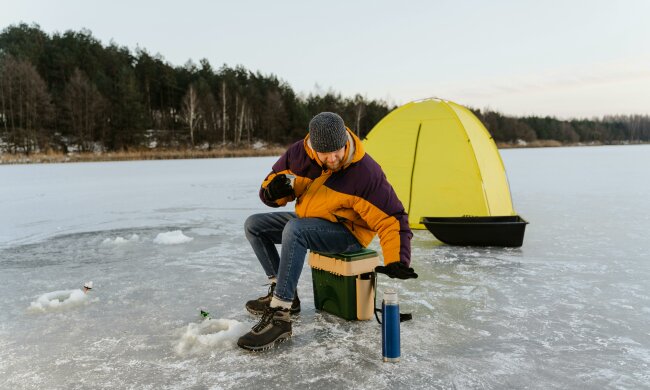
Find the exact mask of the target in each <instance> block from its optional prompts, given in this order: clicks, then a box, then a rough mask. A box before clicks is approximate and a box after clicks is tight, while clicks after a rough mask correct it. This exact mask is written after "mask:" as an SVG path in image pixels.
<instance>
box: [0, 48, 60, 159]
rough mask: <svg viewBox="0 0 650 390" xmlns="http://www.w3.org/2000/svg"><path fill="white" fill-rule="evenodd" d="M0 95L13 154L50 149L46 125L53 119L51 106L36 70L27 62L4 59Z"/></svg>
mask: <svg viewBox="0 0 650 390" xmlns="http://www.w3.org/2000/svg"><path fill="white" fill-rule="evenodd" d="M0 94H1V95H2V96H1V97H0V100H1V101H2V103H1V104H0V107H1V109H2V112H1V113H0V118H1V120H2V121H3V122H4V126H3V127H4V128H5V130H6V132H7V133H8V137H9V139H8V141H9V142H8V143H9V144H10V147H11V148H12V151H13V152H16V151H24V152H25V153H30V152H32V151H34V150H35V149H37V148H39V147H40V148H45V147H47V146H48V141H49V135H48V134H47V133H46V131H45V125H46V123H47V122H48V121H49V119H50V118H51V116H52V112H53V111H52V103H51V99H50V95H49V93H48V92H47V88H46V86H45V82H44V81H43V79H42V78H41V76H40V75H39V74H38V72H37V71H36V68H35V67H34V66H33V65H32V64H31V63H29V62H27V61H24V60H16V59H14V58H13V57H11V56H8V55H7V56H4V57H3V58H2V60H1V61H0Z"/></svg>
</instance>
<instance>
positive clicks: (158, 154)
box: [0, 140, 647, 165]
mask: <svg viewBox="0 0 650 390" xmlns="http://www.w3.org/2000/svg"><path fill="white" fill-rule="evenodd" d="M643 144H647V143H646V142H635V143H629V142H627V143H626V142H617V143H608V144H604V143H593V142H592V143H561V142H559V141H555V140H541V141H533V142H518V143H504V142H498V143H497V147H498V148H499V149H520V148H553V147H569V146H574V147H575V146H613V145H643ZM285 150H286V147H280V146H274V147H269V148H264V149H253V148H241V149H213V150H200V149H146V150H136V151H121V152H104V153H92V152H85V153H67V154H66V153H63V152H48V153H30V154H29V155H27V154H23V153H16V154H12V153H2V154H0V165H14V164H54V163H75V162H111V161H144V160H184V159H201V158H234V157H267V156H279V155H281V154H282V153H284V151H285Z"/></svg>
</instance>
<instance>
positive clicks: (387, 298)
mask: <svg viewBox="0 0 650 390" xmlns="http://www.w3.org/2000/svg"><path fill="white" fill-rule="evenodd" d="M384 303H386V304H387V305H391V304H392V305H397V303H398V301H397V291H395V290H391V289H387V290H385V291H384Z"/></svg>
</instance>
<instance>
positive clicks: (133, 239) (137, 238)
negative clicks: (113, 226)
mask: <svg viewBox="0 0 650 390" xmlns="http://www.w3.org/2000/svg"><path fill="white" fill-rule="evenodd" d="M138 241H140V236H138V235H137V234H132V235H131V237H129V238H124V237H119V236H118V237H115V238H113V239H111V238H107V239H105V240H104V241H102V245H123V244H128V243H129V242H138Z"/></svg>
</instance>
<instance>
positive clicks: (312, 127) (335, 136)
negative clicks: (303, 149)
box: [309, 112, 348, 153]
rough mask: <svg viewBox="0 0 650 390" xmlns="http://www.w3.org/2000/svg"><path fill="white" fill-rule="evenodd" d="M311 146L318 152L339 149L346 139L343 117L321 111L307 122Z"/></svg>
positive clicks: (346, 133)
mask: <svg viewBox="0 0 650 390" xmlns="http://www.w3.org/2000/svg"><path fill="white" fill-rule="evenodd" d="M309 139H310V141H311V147H312V148H314V150H315V151H317V152H320V153H329V152H334V151H336V150H339V149H341V148H342V147H344V146H345V143H346V142H347V141H348V132H347V130H345V124H344V123H343V118H341V117H340V116H338V115H337V114H335V113H333V112H321V113H320V114H318V115H316V116H315V117H314V118H312V120H311V121H310V122H309Z"/></svg>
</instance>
